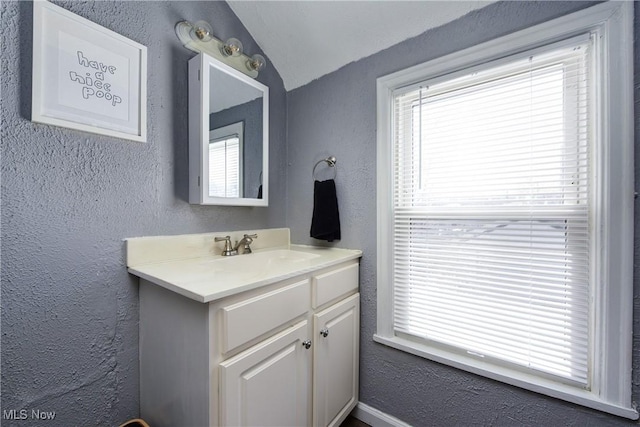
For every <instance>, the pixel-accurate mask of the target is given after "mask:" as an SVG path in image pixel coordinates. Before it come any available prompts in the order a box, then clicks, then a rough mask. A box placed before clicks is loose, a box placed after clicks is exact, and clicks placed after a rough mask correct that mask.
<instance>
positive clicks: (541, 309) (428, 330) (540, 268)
mask: <svg viewBox="0 0 640 427" xmlns="http://www.w3.org/2000/svg"><path fill="white" fill-rule="evenodd" d="M590 43H591V41H590V40H589V37H588V36H585V37H582V38H580V39H579V40H573V41H572V42H571V43H570V44H569V45H567V43H564V44H563V45H562V46H555V47H547V48H545V49H542V50H537V51H536V52H534V54H532V55H531V56H528V57H524V58H523V57H522V56H520V57H519V58H514V59H512V60H502V61H500V63H499V64H498V63H494V64H493V65H492V64H489V65H485V66H483V67H481V68H480V69H478V70H474V72H472V73H467V74H465V75H453V76H452V77H449V78H439V79H435V80H433V81H427V82H424V83H422V84H418V85H412V86H411V87H407V88H402V89H397V90H395V92H394V93H393V97H392V98H393V114H392V115H393V122H392V123H393V124H392V126H393V131H392V133H393V140H394V141H393V143H394V156H395V158H394V163H393V165H394V171H393V173H394V187H393V214H392V217H393V264H392V277H393V283H394V284H393V295H394V298H393V307H394V308H393V327H394V330H395V333H396V334H399V335H403V334H404V335H407V336H410V337H414V339H415V338H416V337H417V338H419V339H425V340H428V341H429V342H431V343H432V344H434V343H435V344H436V345H442V346H446V347H447V348H450V349H454V350H455V349H457V351H460V352H463V353H467V354H469V355H473V356H477V357H481V358H485V360H494V361H496V362H497V363H499V364H508V365H509V366H512V367H516V368H519V369H524V370H529V369H531V370H535V371H536V372H541V373H544V374H548V375H551V376H553V377H554V378H560V379H561V380H562V381H565V382H568V383H572V384H576V385H580V386H582V387H585V388H588V387H589V386H590V384H589V378H590V377H589V364H590V360H589V359H590V357H589V354H590V351H589V346H590V336H589V335H590V334H589V327H590V321H591V314H590V313H591V308H590V290H591V277H592V271H591V270H592V267H591V264H592V263H591V262H590V259H591V256H592V250H591V244H592V240H593V237H592V236H591V235H590V210H591V178H590V172H591V170H592V166H591V165H590V132H592V130H591V129H589V125H588V120H587V119H588V118H589V116H590V114H593V112H592V111H590V107H589V106H590V102H589V98H590V97H589V93H590V91H591V86H590V82H589V77H590V76H589V72H590V69H591V66H590Z"/></svg>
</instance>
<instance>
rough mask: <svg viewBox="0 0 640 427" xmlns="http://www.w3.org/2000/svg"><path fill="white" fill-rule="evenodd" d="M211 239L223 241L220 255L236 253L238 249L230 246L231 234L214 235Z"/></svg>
mask: <svg viewBox="0 0 640 427" xmlns="http://www.w3.org/2000/svg"><path fill="white" fill-rule="evenodd" d="M213 240H215V241H216V242H222V241H224V249H223V250H222V253H221V254H220V255H222V256H232V255H238V251H237V250H236V249H233V248H232V247H231V236H225V237H216V238H214V239H213Z"/></svg>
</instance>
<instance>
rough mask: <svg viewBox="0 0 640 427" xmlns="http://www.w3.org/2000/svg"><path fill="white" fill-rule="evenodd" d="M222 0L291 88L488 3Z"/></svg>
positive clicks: (288, 87) (287, 86)
mask: <svg viewBox="0 0 640 427" xmlns="http://www.w3.org/2000/svg"><path fill="white" fill-rule="evenodd" d="M228 3H229V5H230V6H231V9H232V10H233V11H234V13H235V14H236V15H237V16H238V17H239V18H240V20H241V21H242V23H243V24H244V25H245V26H246V27H247V29H248V30H249V32H250V33H251V35H252V36H253V38H254V39H255V40H256V42H257V43H258V45H260V47H261V48H262V50H263V51H264V52H265V53H266V55H267V56H268V58H269V60H270V62H271V63H270V64H268V66H272V67H275V68H276V69H277V70H278V73H280V76H282V79H283V80H284V85H285V88H286V89H287V90H291V89H295V88H297V87H300V86H303V85H305V84H307V83H309V82H310V81H312V80H315V79H317V78H319V77H321V76H323V75H325V74H328V73H331V72H332V71H335V70H337V69H339V68H341V67H342V66H344V65H346V64H348V63H350V62H353V61H357V60H358V59H361V58H365V57H367V56H369V55H372V54H374V53H376V52H379V51H381V50H383V49H386V48H388V47H390V46H393V45H394V44H397V43H399V42H401V41H403V40H406V39H408V38H411V37H414V36H417V35H419V34H421V33H423V32H425V31H427V30H428V29H431V28H435V27H438V26H441V25H443V24H445V23H447V22H450V21H453V20H455V19H457V18H459V17H461V16H463V15H465V14H467V13H469V12H471V11H473V10H475V9H479V8H481V7H484V6H486V5H488V4H490V3H493V1H476V0H472V1H471V0H470V1H424V0H423V1H395V0H386V1H379V0H378V1H320V0H315V1H243V0H239V1H235V0H229V1H228Z"/></svg>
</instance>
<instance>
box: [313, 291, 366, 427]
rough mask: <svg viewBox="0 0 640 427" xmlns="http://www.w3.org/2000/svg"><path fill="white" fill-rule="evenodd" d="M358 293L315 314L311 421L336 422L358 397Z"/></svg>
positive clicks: (347, 411) (315, 424)
mask: <svg viewBox="0 0 640 427" xmlns="http://www.w3.org/2000/svg"><path fill="white" fill-rule="evenodd" d="M359 328H360V294H356V295H353V296H352V297H349V298H347V299H345V300H343V301H341V302H339V303H337V304H334V305H332V306H331V307H329V308H327V309H326V310H324V311H322V312H320V313H318V314H316V315H315V316H314V333H313V334H314V341H315V346H314V350H313V363H314V371H313V384H314V385H313V425H314V426H317V427H320V426H323V427H324V426H333V425H339V424H340V423H341V422H342V421H343V420H344V419H345V417H346V416H347V415H348V414H349V412H351V410H352V409H353V408H354V406H355V405H356V403H357V401H358V353H359V348H360V346H359V340H360V335H359Z"/></svg>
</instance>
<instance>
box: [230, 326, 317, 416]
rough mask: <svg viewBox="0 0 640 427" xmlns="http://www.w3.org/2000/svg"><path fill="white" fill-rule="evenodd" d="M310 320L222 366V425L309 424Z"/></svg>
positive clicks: (250, 349)
mask: <svg viewBox="0 0 640 427" xmlns="http://www.w3.org/2000/svg"><path fill="white" fill-rule="evenodd" d="M309 338H310V336H309V325H308V322H307V321H306V320H305V321H303V322H300V323H298V324H296V325H294V326H292V327H291V328H289V329H286V330H284V331H282V332H281V333H279V334H277V335H275V336H273V337H272V338H269V339H267V340H265V341H263V342H261V343H260V344H257V345H255V346H253V347H251V348H249V349H248V350H246V351H245V352H243V353H240V354H238V355H237V356H235V357H233V358H231V359H229V360H227V361H225V362H222V363H221V364H220V425H222V426H264V427H266V426H278V427H286V426H306V425H308V424H309V420H310V417H309V415H310V413H309V404H310V395H309V392H310V389H311V384H310V380H311V355H312V350H311V349H308V348H305V346H304V345H303V343H304V342H305V341H306V340H307V339H309Z"/></svg>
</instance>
